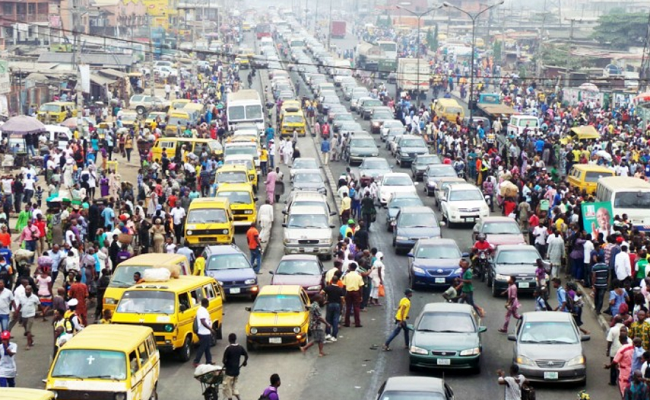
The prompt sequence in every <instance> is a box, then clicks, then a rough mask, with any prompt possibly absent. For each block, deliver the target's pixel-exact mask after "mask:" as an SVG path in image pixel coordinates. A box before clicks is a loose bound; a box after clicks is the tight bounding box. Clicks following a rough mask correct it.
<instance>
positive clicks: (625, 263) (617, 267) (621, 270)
mask: <svg viewBox="0 0 650 400" xmlns="http://www.w3.org/2000/svg"><path fill="white" fill-rule="evenodd" d="M614 273H615V274H616V279H618V280H619V281H621V282H623V280H624V279H625V278H627V277H631V276H632V264H631V263H630V255H629V254H628V253H627V246H626V245H623V246H621V252H620V253H618V254H617V255H616V258H615V259H614Z"/></svg>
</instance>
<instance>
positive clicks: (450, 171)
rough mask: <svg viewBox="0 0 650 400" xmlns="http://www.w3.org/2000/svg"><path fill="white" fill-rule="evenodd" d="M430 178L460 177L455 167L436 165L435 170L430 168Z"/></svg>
mask: <svg viewBox="0 0 650 400" xmlns="http://www.w3.org/2000/svg"><path fill="white" fill-rule="evenodd" d="M427 175H428V176H429V177H432V176H433V177H445V176H458V175H457V174H456V171H454V167H452V166H451V165H440V166H438V165H436V166H434V167H433V168H431V167H429V169H428V171H427Z"/></svg>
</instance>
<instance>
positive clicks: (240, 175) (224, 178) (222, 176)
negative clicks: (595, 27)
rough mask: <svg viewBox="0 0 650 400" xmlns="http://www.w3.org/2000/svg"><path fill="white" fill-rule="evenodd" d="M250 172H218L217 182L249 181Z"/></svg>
mask: <svg viewBox="0 0 650 400" xmlns="http://www.w3.org/2000/svg"><path fill="white" fill-rule="evenodd" d="M247 182H248V174H247V173H246V172H245V171H228V172H219V173H218V174H217V183H247Z"/></svg>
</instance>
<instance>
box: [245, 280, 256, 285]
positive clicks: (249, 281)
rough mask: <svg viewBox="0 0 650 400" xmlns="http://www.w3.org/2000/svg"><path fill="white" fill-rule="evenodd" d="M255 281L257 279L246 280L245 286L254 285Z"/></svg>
mask: <svg viewBox="0 0 650 400" xmlns="http://www.w3.org/2000/svg"><path fill="white" fill-rule="evenodd" d="M255 281H256V279H246V280H245V281H244V285H254V284H255Z"/></svg>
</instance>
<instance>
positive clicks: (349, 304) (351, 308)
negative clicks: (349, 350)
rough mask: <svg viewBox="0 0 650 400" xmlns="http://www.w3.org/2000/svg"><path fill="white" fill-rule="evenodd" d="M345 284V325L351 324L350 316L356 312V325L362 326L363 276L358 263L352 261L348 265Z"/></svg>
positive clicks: (344, 277) (344, 278)
mask: <svg viewBox="0 0 650 400" xmlns="http://www.w3.org/2000/svg"><path fill="white" fill-rule="evenodd" d="M343 284H344V285H345V323H344V324H343V326H345V327H349V326H350V316H351V315H352V314H353V313H354V326H355V327H357V328H361V327H362V325H361V318H360V306H361V290H362V288H363V285H364V284H363V278H362V277H361V275H359V273H358V272H357V263H355V262H351V263H350V264H349V265H348V273H347V274H345V276H343Z"/></svg>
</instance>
